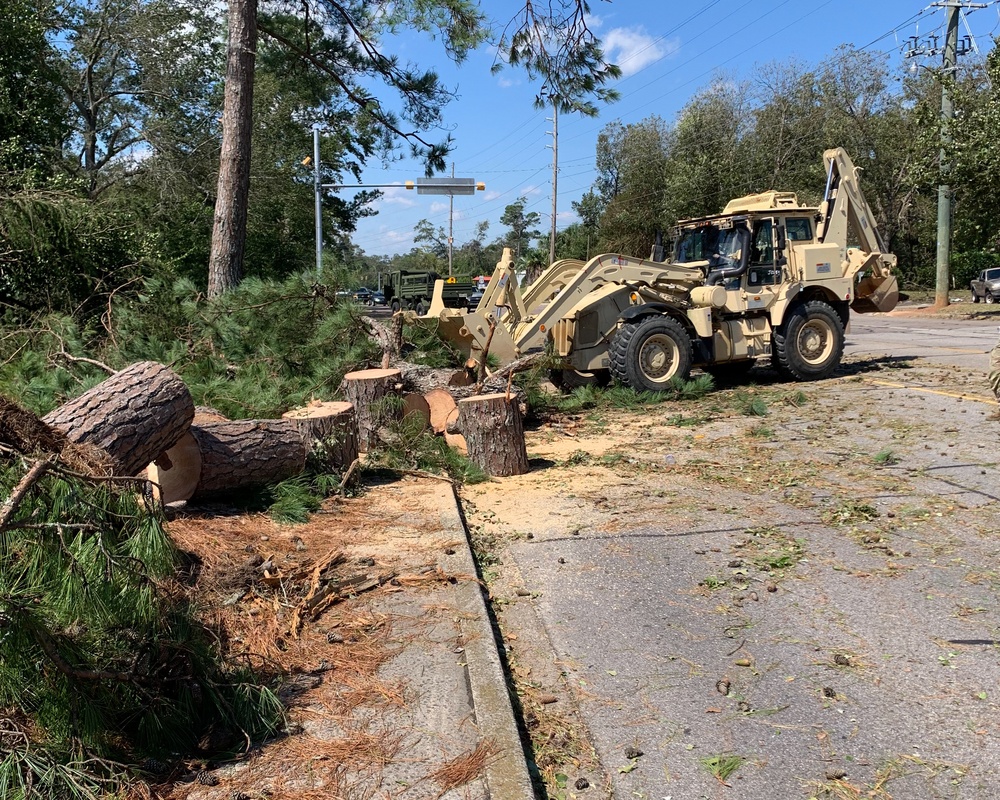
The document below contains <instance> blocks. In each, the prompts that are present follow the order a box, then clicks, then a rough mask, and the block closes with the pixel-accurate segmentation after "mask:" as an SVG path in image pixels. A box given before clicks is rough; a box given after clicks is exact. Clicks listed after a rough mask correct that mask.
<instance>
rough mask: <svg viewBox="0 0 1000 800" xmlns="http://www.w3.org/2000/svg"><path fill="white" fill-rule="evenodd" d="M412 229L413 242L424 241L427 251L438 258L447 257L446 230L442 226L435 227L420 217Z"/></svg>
mask: <svg viewBox="0 0 1000 800" xmlns="http://www.w3.org/2000/svg"><path fill="white" fill-rule="evenodd" d="M413 230H414V236H413V241H414V242H417V243H424V244H425V245H426V249H427V251H428V252H430V253H433V254H434V255H435V256H437V257H438V258H444V259H447V258H448V232H447V231H446V230H445V229H444V228H443V227H442V226H440V225H439V226H438V227H437V228H435V227H434V226H433V225H432V224H431V223H430V222H429V221H428V220H426V219H422V220H420V221H419V222H418V223H417V224H416V225H414V227H413Z"/></svg>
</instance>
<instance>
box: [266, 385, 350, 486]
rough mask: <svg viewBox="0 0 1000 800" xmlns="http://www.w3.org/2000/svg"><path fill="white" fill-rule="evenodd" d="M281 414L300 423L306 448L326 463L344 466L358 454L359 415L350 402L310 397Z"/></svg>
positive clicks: (333, 466)
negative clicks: (300, 406) (301, 405)
mask: <svg viewBox="0 0 1000 800" xmlns="http://www.w3.org/2000/svg"><path fill="white" fill-rule="evenodd" d="M281 416H282V418H283V419H289V420H292V421H293V422H294V423H295V424H296V425H298V426H299V431H300V432H301V433H302V438H303V439H305V443H306V448H307V449H308V450H309V451H310V452H312V453H313V454H314V455H315V456H317V457H319V458H320V459H321V460H322V462H323V463H324V464H325V465H326V466H327V467H329V468H331V469H337V470H339V469H343V468H345V467H349V466H350V465H351V464H352V463H353V462H354V459H356V458H357V457H358V415H357V413H356V412H355V410H354V404H353V403H346V402H344V401H343V400H313V401H312V402H311V403H309V404H308V405H306V406H304V407H302V408H293V409H292V410H291V411H286V412H285V413H284V414H282V415H281Z"/></svg>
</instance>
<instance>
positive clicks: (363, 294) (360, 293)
mask: <svg viewBox="0 0 1000 800" xmlns="http://www.w3.org/2000/svg"><path fill="white" fill-rule="evenodd" d="M373 294H375V292H373V291H372V290H371V289H369V288H368V287H367V286H362V287H361V288H360V289H355V290H354V292H353V294H352V295H351V296H352V297H353V298H354V299H355V300H357V301H358V302H359V303H362V304H363V305H366V306H370V305H371V304H372V295H373Z"/></svg>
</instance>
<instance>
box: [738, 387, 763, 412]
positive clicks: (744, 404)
mask: <svg viewBox="0 0 1000 800" xmlns="http://www.w3.org/2000/svg"><path fill="white" fill-rule="evenodd" d="M733 406H734V407H735V408H736V410H737V411H739V412H740V413H741V414H742V415H743V416H745V417H766V416H767V415H768V414H769V413H770V412H769V411H768V408H767V401H765V400H764V398H763V397H761V396H760V395H757V394H754V393H752V392H747V391H744V390H742V389H740V390H737V391H735V392H733Z"/></svg>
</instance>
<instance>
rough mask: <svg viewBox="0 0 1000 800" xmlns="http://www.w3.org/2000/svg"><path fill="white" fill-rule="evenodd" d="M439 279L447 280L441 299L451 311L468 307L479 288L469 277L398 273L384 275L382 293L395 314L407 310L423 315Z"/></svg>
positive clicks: (404, 271) (428, 306)
mask: <svg viewBox="0 0 1000 800" xmlns="http://www.w3.org/2000/svg"><path fill="white" fill-rule="evenodd" d="M437 280H444V289H443V292H442V299H443V300H444V304H445V305H446V306H447V307H448V308H465V307H466V304H467V303H468V298H469V295H470V294H472V292H473V291H474V290H475V288H476V285H475V283H474V282H473V281H472V280H471V279H470V278H455V277H451V278H442V277H441V276H440V275H438V274H437V273H436V272H415V271H410V270H396V271H395V272H390V273H389V274H388V275H386V276H385V279H384V281H383V283H382V293H383V294H384V295H385V298H386V301H387V302H388V304H389V307H390V308H392V310H393V313H395V312H396V311H399V310H400V309H401V308H407V309H411V310H413V311H416V312H417V313H418V314H420V315H423V314H424V313H425V312H426V311H427V309H428V308H430V305H431V297H432V296H433V294H434V282H435V281H437Z"/></svg>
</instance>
